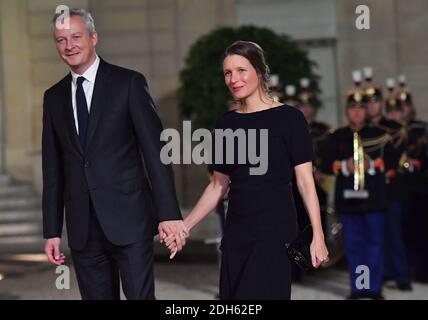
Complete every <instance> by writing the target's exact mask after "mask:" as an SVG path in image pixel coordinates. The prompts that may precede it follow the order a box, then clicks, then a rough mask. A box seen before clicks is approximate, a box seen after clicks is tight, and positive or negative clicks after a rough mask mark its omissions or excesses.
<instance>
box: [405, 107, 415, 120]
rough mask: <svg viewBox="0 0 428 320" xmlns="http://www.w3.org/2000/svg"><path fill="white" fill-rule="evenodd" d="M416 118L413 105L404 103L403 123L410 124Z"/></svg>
mask: <svg viewBox="0 0 428 320" xmlns="http://www.w3.org/2000/svg"><path fill="white" fill-rule="evenodd" d="M413 117H414V110H413V108H412V106H411V105H409V104H407V103H404V104H403V121H404V122H409V121H411V120H412V119H413Z"/></svg>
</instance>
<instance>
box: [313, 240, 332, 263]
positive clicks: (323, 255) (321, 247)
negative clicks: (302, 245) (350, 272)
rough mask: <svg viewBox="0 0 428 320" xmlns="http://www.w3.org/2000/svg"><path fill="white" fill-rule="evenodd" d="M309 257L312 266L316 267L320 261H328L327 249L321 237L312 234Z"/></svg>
mask: <svg viewBox="0 0 428 320" xmlns="http://www.w3.org/2000/svg"><path fill="white" fill-rule="evenodd" d="M310 250H311V258H312V265H313V267H314V268H318V267H319V266H320V265H321V263H323V262H327V261H328V250H327V246H326V245H325V242H324V238H323V237H317V236H315V235H314V237H313V239H312V243H311V247H310Z"/></svg>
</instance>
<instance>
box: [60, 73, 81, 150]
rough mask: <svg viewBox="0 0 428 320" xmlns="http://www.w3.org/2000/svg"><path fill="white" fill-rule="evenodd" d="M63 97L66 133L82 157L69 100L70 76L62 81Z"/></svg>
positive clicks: (71, 105)
mask: <svg viewBox="0 0 428 320" xmlns="http://www.w3.org/2000/svg"><path fill="white" fill-rule="evenodd" d="M63 90H64V93H63V97H64V101H63V104H64V109H65V112H64V115H65V122H66V124H67V128H68V132H69V134H70V140H71V143H72V144H73V145H74V146H75V148H76V149H77V150H78V151H79V153H80V154H81V155H83V149H82V146H81V145H80V142H79V137H78V136H77V131H76V124H75V120H74V114H73V104H72V100H71V74H69V75H68V76H67V77H66V78H65V81H64V85H63Z"/></svg>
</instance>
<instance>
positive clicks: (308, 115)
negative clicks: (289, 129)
mask: <svg viewBox="0 0 428 320" xmlns="http://www.w3.org/2000/svg"><path fill="white" fill-rule="evenodd" d="M299 109H300V111H302V113H303V115H304V116H305V119H306V121H307V122H308V123H309V122H311V121H312V120H313V118H314V114H315V109H314V108H313V107H311V106H310V105H309V104H303V105H301V106H299Z"/></svg>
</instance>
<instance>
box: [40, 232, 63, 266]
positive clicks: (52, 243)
mask: <svg viewBox="0 0 428 320" xmlns="http://www.w3.org/2000/svg"><path fill="white" fill-rule="evenodd" d="M60 245H61V238H50V239H47V240H46V243H45V254H46V256H47V258H48V260H49V262H50V263H52V264H54V265H56V266H59V265H61V264H63V263H64V261H65V255H64V254H63V253H62V252H60Z"/></svg>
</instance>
